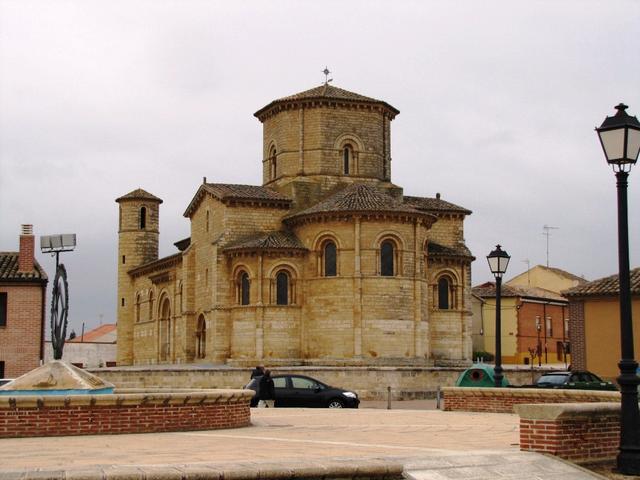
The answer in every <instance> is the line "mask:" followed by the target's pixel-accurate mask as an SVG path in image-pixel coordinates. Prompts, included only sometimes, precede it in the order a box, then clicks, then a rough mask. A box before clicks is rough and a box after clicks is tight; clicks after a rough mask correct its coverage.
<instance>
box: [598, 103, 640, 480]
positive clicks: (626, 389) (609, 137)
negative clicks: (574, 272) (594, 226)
mask: <svg viewBox="0 0 640 480" xmlns="http://www.w3.org/2000/svg"><path fill="white" fill-rule="evenodd" d="M615 108H616V110H618V111H617V113H616V114H615V115H614V116H612V117H607V118H606V119H605V120H604V122H602V125H600V127H599V128H596V131H597V132H598V136H599V138H600V144H601V145H602V149H603V150H604V154H605V157H606V159H607V163H608V164H609V165H611V166H612V167H613V171H614V172H615V174H616V179H617V183H616V185H617V190H618V266H619V276H618V278H619V285H620V343H621V357H622V358H621V360H620V362H619V363H618V367H619V368H620V376H619V377H618V384H619V385H620V393H621V412H620V450H619V453H618V470H619V471H620V472H621V473H624V474H630V475H638V474H640V411H639V409H638V383H640V379H639V378H638V376H637V375H636V369H637V368H638V363H637V362H636V361H635V359H634V353H633V324H632V322H631V288H630V278H629V224H628V214H627V180H628V177H629V172H630V171H631V167H632V166H633V165H634V164H635V163H636V161H637V160H638V152H639V151H640V122H638V119H637V118H636V117H632V116H630V115H628V114H627V113H626V112H625V110H626V109H627V108H628V107H627V106H626V105H624V104H622V103H621V104H619V105H618V106H616V107H615Z"/></svg>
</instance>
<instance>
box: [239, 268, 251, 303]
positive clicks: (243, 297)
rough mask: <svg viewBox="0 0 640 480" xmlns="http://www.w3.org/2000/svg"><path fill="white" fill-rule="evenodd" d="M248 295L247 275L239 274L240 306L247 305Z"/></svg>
mask: <svg viewBox="0 0 640 480" xmlns="http://www.w3.org/2000/svg"><path fill="white" fill-rule="evenodd" d="M250 293H251V291H250V284H249V274H248V273H247V272H242V273H241V274H240V295H239V296H240V305H249V303H250V301H249V300H250Z"/></svg>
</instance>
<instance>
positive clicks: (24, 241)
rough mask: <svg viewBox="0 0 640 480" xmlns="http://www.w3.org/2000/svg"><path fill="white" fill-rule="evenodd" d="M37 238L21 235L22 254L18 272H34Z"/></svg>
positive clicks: (19, 256)
mask: <svg viewBox="0 0 640 480" xmlns="http://www.w3.org/2000/svg"><path fill="white" fill-rule="evenodd" d="M34 243H35V237H34V236H33V235H20V254H19V255H18V271H19V272H33V269H34V262H35V260H34V257H33V253H34V252H33V249H34Z"/></svg>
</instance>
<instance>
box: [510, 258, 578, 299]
mask: <svg viewBox="0 0 640 480" xmlns="http://www.w3.org/2000/svg"><path fill="white" fill-rule="evenodd" d="M586 282H587V281H586V280H585V279H584V278H582V277H579V276H577V275H574V274H573V273H569V272H567V271H565V270H562V269H560V268H555V267H545V266H544V265H536V266H535V267H532V268H530V269H528V270H527V271H526V272H523V273H521V274H519V275H516V276H515V277H513V278H512V279H511V280H509V281H507V282H505V283H504V284H505V285H510V286H512V287H524V288H531V287H534V288H544V289H545V290H549V291H551V292H555V293H560V292H562V291H563V290H567V289H569V288H573V287H577V286H578V285H581V284H583V283H586Z"/></svg>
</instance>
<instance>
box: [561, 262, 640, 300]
mask: <svg viewBox="0 0 640 480" xmlns="http://www.w3.org/2000/svg"><path fill="white" fill-rule="evenodd" d="M630 276H631V294H632V295H640V267H638V268H634V269H632V270H631V272H630ZM562 293H563V294H564V295H565V296H567V297H595V296H601V295H605V296H607V295H619V293H620V282H619V280H618V275H611V276H609V277H605V278H600V279H598V280H594V281H593V282H587V283H584V284H582V285H578V286H577V287H573V288H570V289H569V290H565V291H564V292H562Z"/></svg>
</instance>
